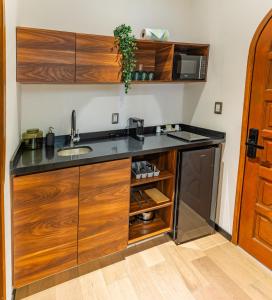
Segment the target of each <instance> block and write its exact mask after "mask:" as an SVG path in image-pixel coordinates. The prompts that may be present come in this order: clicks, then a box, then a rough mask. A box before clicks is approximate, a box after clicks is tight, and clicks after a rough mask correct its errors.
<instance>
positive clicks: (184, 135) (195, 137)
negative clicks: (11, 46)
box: [167, 131, 210, 142]
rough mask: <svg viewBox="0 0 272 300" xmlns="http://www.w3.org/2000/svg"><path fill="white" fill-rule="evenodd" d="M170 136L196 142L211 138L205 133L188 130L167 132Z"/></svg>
mask: <svg viewBox="0 0 272 300" xmlns="http://www.w3.org/2000/svg"><path fill="white" fill-rule="evenodd" d="M167 135H169V136H170V137H174V138H177V139H180V140H184V141H186V142H195V141H202V140H209V139H210V138H209V137H207V136H204V135H199V134H196V133H192V132H188V131H175V132H169V133H167Z"/></svg>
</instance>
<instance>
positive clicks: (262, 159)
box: [233, 10, 272, 269]
mask: <svg viewBox="0 0 272 300" xmlns="http://www.w3.org/2000/svg"><path fill="white" fill-rule="evenodd" d="M246 143H247V145H246ZM271 195H272V10H271V11H270V12H269V13H268V14H267V16H266V17H265V18H264V20H263V21H262V23H261V24H260V25H259V27H258V29H257V31H256V33H255V35H254V38H253V40H252V43H251V47H250V52H249V57H248V69H247V80H246V88H245V103H244V114H243V125H242V137H241V152H240V163H239V173H238V181H237V191H236V207H235V215H234V223H233V242H234V243H238V244H239V245H240V246H241V247H242V248H243V249H245V250H246V251H247V252H249V253H250V254H251V255H253V256H255V257H256V258H257V259H258V260H259V261H261V262H262V263H264V264H265V265H266V266H268V267H269V268H271V269H272V197H271Z"/></svg>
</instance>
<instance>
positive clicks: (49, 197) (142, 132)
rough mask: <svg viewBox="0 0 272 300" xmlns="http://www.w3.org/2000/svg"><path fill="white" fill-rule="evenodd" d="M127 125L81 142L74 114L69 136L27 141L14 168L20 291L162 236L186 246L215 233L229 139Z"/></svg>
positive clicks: (185, 127)
mask: <svg viewBox="0 0 272 300" xmlns="http://www.w3.org/2000/svg"><path fill="white" fill-rule="evenodd" d="M128 123H130V124H131V127H130V128H128V129H124V130H117V131H108V132H95V133H92V132H90V133H84V134H78V135H76V137H75V135H74V134H73V133H74V132H77V127H76V114H75V111H73V113H72V117H71V135H66V136H56V137H53V140H54V143H53V144H52V142H51V140H52V138H49V139H43V141H42V143H41V144H39V142H37V141H36V140H35V138H33V136H32V137H31V136H29V137H28V139H27V140H26V141H23V142H22V144H21V145H20V147H19V148H18V151H17V152H16V153H15V155H14V158H13V161H12V162H11V164H12V176H13V180H12V186H13V212H12V214H13V233H14V234H13V251H14V252H13V255H14V270H13V271H14V284H15V286H16V287H22V286H25V285H27V284H30V283H31V282H33V281H37V280H40V279H42V278H45V277H48V276H51V275H53V274H55V273H58V272H62V271H65V270H66V269H68V268H72V267H76V266H77V265H80V264H84V263H87V262H89V261H92V260H95V259H98V258H101V257H104V256H106V255H110V254H113V253H116V252H118V251H121V250H123V249H125V248H126V247H128V246H129V245H132V244H135V243H137V242H139V241H142V240H145V239H147V238H151V237H154V236H158V235H160V234H163V233H169V234H170V235H171V237H172V238H173V240H174V241H175V242H176V243H177V244H179V243H182V242H185V241H189V240H192V239H195V238H198V237H201V236H205V235H208V234H212V233H213V232H214V228H215V220H216V218H215V217H216V216H215V214H216V202H217V188H218V180H219V168H220V159H221V151H222V144H223V143H224V142H225V134H224V133H222V132H217V131H212V130H207V129H202V128H197V127H192V126H188V125H185V124H173V126H170V127H171V131H167V129H170V127H169V126H168V127H166V126H159V129H160V130H161V132H158V127H155V126H154V127H144V121H143V120H140V119H138V118H132V120H130V121H129V122H128ZM133 124H135V125H133ZM174 125H175V126H174ZM177 129H178V130H177ZM49 137H50V135H49ZM75 139H76V140H75ZM48 141H49V143H50V142H51V143H50V144H49V145H48V144H47V143H46V142H48ZM37 145H39V146H38V147H37ZM27 147H29V148H31V147H33V148H34V149H26V148H27ZM41 261H43V264H42V265H41Z"/></svg>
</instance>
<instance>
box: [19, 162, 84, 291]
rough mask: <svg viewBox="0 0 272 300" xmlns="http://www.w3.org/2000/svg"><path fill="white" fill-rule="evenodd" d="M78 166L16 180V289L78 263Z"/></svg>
mask: <svg viewBox="0 0 272 300" xmlns="http://www.w3.org/2000/svg"><path fill="white" fill-rule="evenodd" d="M78 183H79V168H78V167H77V168H69V169H64V170H58V171H51V172H45V173H39V174H33V175H26V176H20V177H15V178H14V180H13V267H14V270H13V285H14V287H15V288H18V287H21V286H24V285H27V284H29V283H31V282H33V281H36V280H39V279H42V278H45V277H48V276H50V275H53V274H55V273H58V272H61V271H64V270H66V269H68V268H71V267H74V266H76V265H77V226H78Z"/></svg>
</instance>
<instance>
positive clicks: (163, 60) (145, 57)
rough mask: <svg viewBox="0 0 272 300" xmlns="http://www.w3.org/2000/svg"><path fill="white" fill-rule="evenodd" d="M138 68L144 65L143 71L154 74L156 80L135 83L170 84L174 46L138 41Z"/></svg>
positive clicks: (165, 43) (136, 53) (136, 54)
mask: <svg viewBox="0 0 272 300" xmlns="http://www.w3.org/2000/svg"><path fill="white" fill-rule="evenodd" d="M135 56H136V68H135V70H138V69H139V65H143V71H146V72H154V74H155V77H154V80H152V81H149V80H146V81H141V80H140V81H134V83H143V82H146V83H150V82H168V81H171V80H172V69H173V57H174V45H173V44H172V43H167V42H164V43H162V42H154V41H153V42H152V41H145V40H142V41H141V40H137V50H136V52H135Z"/></svg>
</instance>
